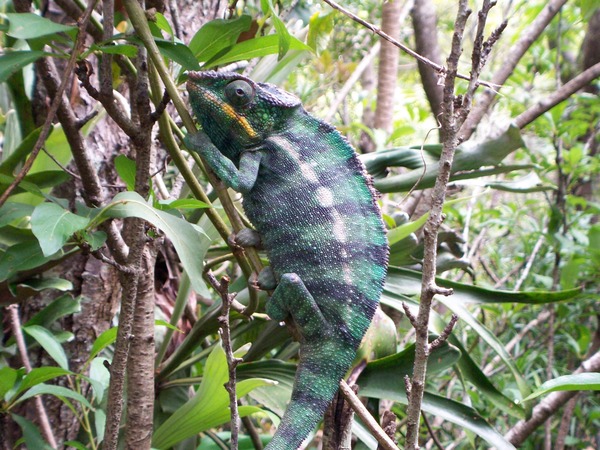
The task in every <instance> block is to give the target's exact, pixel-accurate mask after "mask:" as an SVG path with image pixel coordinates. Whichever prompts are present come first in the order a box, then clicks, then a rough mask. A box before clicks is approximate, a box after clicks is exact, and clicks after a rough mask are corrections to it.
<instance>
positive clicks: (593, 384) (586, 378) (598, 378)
mask: <svg viewBox="0 0 600 450" xmlns="http://www.w3.org/2000/svg"><path fill="white" fill-rule="evenodd" d="M555 391H600V373H576V374H573V375H564V376H562V377H558V378H554V379H552V380H548V381H546V382H545V383H543V384H542V385H541V386H540V387H539V388H538V389H536V390H535V391H534V392H532V393H531V394H530V395H528V396H527V397H525V398H524V399H523V400H521V401H522V402H526V401H529V400H532V399H534V398H536V397H539V396H541V395H545V394H548V393H550V392H555Z"/></svg>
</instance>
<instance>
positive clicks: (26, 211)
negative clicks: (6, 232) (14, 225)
mask: <svg viewBox="0 0 600 450" xmlns="http://www.w3.org/2000/svg"><path fill="white" fill-rule="evenodd" d="M32 212H33V206H31V205H27V204H25V203H13V202H6V203H5V204H4V205H2V207H0V227H4V226H6V225H8V224H9V223H11V222H12V221H13V220H16V219H21V218H24V217H27V216H30V215H31V213H32Z"/></svg>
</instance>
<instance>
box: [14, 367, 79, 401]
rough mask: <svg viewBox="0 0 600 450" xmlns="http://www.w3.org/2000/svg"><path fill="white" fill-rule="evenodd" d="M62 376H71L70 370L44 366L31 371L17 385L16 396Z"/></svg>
mask: <svg viewBox="0 0 600 450" xmlns="http://www.w3.org/2000/svg"><path fill="white" fill-rule="evenodd" d="M62 375H73V372H71V371H70V370H66V369H62V368H60V367H52V366H44V367H38V368H35V369H32V370H31V372H29V373H28V374H27V375H25V377H24V378H23V381H22V382H21V384H20V385H19V388H18V390H17V392H16V395H18V394H20V393H21V392H25V391H26V390H27V389H30V388H32V387H33V386H36V385H38V384H40V383H44V382H46V381H48V380H52V379H54V378H57V377H60V376H62Z"/></svg>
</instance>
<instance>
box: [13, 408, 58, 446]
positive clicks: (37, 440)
mask: <svg viewBox="0 0 600 450" xmlns="http://www.w3.org/2000/svg"><path fill="white" fill-rule="evenodd" d="M10 416H11V417H12V420H14V421H15V422H16V423H17V424H18V425H19V426H20V427H21V430H22V431H23V439H25V448H30V449H33V448H35V449H36V450H53V447H52V446H51V445H50V444H48V443H47V442H46V441H45V440H44V438H43V437H42V434H41V433H40V430H39V429H38V427H36V426H35V425H34V424H33V422H30V421H29V420H27V419H26V418H25V417H21V416H18V415H17V414H11V415H10Z"/></svg>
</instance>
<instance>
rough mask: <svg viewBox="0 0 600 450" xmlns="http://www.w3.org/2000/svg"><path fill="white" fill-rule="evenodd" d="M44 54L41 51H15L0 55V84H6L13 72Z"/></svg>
mask: <svg viewBox="0 0 600 450" xmlns="http://www.w3.org/2000/svg"><path fill="white" fill-rule="evenodd" d="M46 54H47V53H46V52H41V51H17V52H6V53H4V54H3V55H0V83H4V82H6V81H7V80H8V79H9V78H10V77H11V75H13V74H14V73H15V72H17V71H18V70H21V69H22V68H23V67H25V66H28V65H29V64H31V63H33V62H35V61H37V60H38V59H39V58H41V57H42V56H44V55H46Z"/></svg>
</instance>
